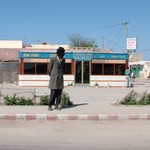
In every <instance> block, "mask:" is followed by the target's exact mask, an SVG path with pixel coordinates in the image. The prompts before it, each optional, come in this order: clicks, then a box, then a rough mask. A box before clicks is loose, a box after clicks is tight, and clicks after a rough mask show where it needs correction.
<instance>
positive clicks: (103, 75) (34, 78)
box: [19, 50, 128, 87]
mask: <svg viewBox="0 0 150 150" xmlns="http://www.w3.org/2000/svg"><path fill="white" fill-rule="evenodd" d="M55 55H56V53H55V52H54V51H49V52H46V51H35V50H34V51H29V50H26V51H23V50H21V51H19V60H20V74H19V85H20V86H36V87H37V86H38V87H47V86H48V83H49V78H50V77H49V76H48V63H49V60H50V59H51V58H52V57H54V56H55ZM65 59H66V67H65V74H64V85H65V86H69V85H73V86H77V85H88V86H95V85H96V84H97V85H98V86H100V87H125V86H126V80H125V75H124V72H125V69H126V68H127V66H128V54H127V53H98V52H66V54H65Z"/></svg>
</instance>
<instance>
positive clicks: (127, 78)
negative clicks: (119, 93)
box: [125, 67, 131, 88]
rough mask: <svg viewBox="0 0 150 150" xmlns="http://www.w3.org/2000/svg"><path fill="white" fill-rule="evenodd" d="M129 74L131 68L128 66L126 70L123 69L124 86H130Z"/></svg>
mask: <svg viewBox="0 0 150 150" xmlns="http://www.w3.org/2000/svg"><path fill="white" fill-rule="evenodd" d="M130 74H131V70H130V68H129V67H128V68H127V69H126V70H125V75H126V87H127V88H128V87H131V77H130Z"/></svg>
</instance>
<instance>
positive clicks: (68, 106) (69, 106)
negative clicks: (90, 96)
mask: <svg viewBox="0 0 150 150" xmlns="http://www.w3.org/2000/svg"><path fill="white" fill-rule="evenodd" d="M84 105H88V103H80V104H73V105H67V106H62V109H68V108H74V107H79V106H84Z"/></svg>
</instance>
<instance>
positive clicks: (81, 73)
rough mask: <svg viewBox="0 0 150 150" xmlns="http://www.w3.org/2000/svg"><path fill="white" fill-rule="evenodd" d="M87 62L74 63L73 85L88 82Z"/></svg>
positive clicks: (88, 70) (88, 69)
mask: <svg viewBox="0 0 150 150" xmlns="http://www.w3.org/2000/svg"><path fill="white" fill-rule="evenodd" d="M89 64H90V63H89V61H76V62H75V83H76V84H88V83H89V82H90V68H89V67H90V65H89Z"/></svg>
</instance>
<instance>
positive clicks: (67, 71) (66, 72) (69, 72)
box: [64, 63, 71, 74]
mask: <svg viewBox="0 0 150 150" xmlns="http://www.w3.org/2000/svg"><path fill="white" fill-rule="evenodd" d="M64 74H71V63H66V64H65V71H64Z"/></svg>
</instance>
